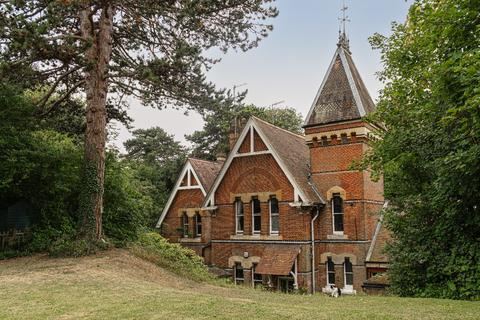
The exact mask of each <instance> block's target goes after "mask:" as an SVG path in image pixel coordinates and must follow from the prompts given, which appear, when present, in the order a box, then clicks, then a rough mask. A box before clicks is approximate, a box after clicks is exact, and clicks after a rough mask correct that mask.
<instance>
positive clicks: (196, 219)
mask: <svg viewBox="0 0 480 320" xmlns="http://www.w3.org/2000/svg"><path fill="white" fill-rule="evenodd" d="M198 218H200V223H198ZM194 223H195V237H197V238H200V237H201V236H202V232H203V230H202V231H201V232H198V226H199V225H200V228H202V227H203V226H202V216H200V212H198V211H197V212H195V216H194Z"/></svg>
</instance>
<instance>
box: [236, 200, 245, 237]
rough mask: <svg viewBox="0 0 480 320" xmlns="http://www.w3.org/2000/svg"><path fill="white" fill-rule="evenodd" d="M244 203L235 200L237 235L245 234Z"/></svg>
mask: <svg viewBox="0 0 480 320" xmlns="http://www.w3.org/2000/svg"><path fill="white" fill-rule="evenodd" d="M243 218H244V214H243V202H242V200H240V199H236V200H235V232H236V233H237V234H243V226H244V224H243V220H244V219H243Z"/></svg>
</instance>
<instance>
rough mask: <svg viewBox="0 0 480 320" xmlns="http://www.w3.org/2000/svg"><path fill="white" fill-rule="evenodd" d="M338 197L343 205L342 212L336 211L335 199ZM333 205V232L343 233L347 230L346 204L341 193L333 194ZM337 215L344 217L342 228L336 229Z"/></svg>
mask: <svg viewBox="0 0 480 320" xmlns="http://www.w3.org/2000/svg"><path fill="white" fill-rule="evenodd" d="M336 198H338V199H340V201H341V206H342V211H341V212H335V199H336ZM330 203H331V207H332V232H333V234H337V235H343V234H344V231H345V206H344V200H343V198H342V196H341V195H340V193H334V194H333V195H332V199H331V202H330ZM336 216H341V218H342V230H336V229H335V218H336Z"/></svg>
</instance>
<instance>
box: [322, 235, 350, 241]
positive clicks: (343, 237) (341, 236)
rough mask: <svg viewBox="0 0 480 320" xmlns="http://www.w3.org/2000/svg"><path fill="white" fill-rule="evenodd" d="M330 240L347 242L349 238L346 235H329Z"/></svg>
mask: <svg viewBox="0 0 480 320" xmlns="http://www.w3.org/2000/svg"><path fill="white" fill-rule="evenodd" d="M327 239H328V240H346V239H348V236H347V235H346V234H329V235H327Z"/></svg>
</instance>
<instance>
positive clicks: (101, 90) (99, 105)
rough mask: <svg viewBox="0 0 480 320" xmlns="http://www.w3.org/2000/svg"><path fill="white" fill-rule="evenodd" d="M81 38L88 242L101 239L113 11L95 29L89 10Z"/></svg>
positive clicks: (104, 12) (85, 229)
mask: <svg viewBox="0 0 480 320" xmlns="http://www.w3.org/2000/svg"><path fill="white" fill-rule="evenodd" d="M80 20H81V31H82V36H83V37H84V38H85V39H87V40H88V41H90V42H91V46H90V47H89V49H88V50H87V52H86V60H87V61H86V62H87V69H86V74H85V80H86V82H85V83H86V85H85V86H86V88H85V91H86V97H87V110H86V120H87V128H86V133H85V171H86V172H84V178H85V179H86V181H84V185H83V186H82V187H83V188H85V190H83V192H84V196H83V197H82V201H83V202H84V203H81V207H82V208H81V211H82V212H81V214H82V215H83V217H81V219H82V220H81V224H82V225H81V226H80V231H81V235H82V236H84V237H86V238H88V239H91V240H99V239H101V238H102V235H103V230H102V214H103V191H104V186H103V185H104V176H105V144H106V138H107V132H106V125H107V119H106V102H107V93H108V79H107V75H108V65H109V62H110V56H111V53H112V25H113V9H112V7H111V5H106V6H105V7H104V8H103V9H102V13H101V15H100V20H99V21H98V26H97V27H96V26H95V24H94V22H93V18H92V14H91V9H90V8H87V9H85V10H83V11H82V13H81V19H80Z"/></svg>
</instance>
